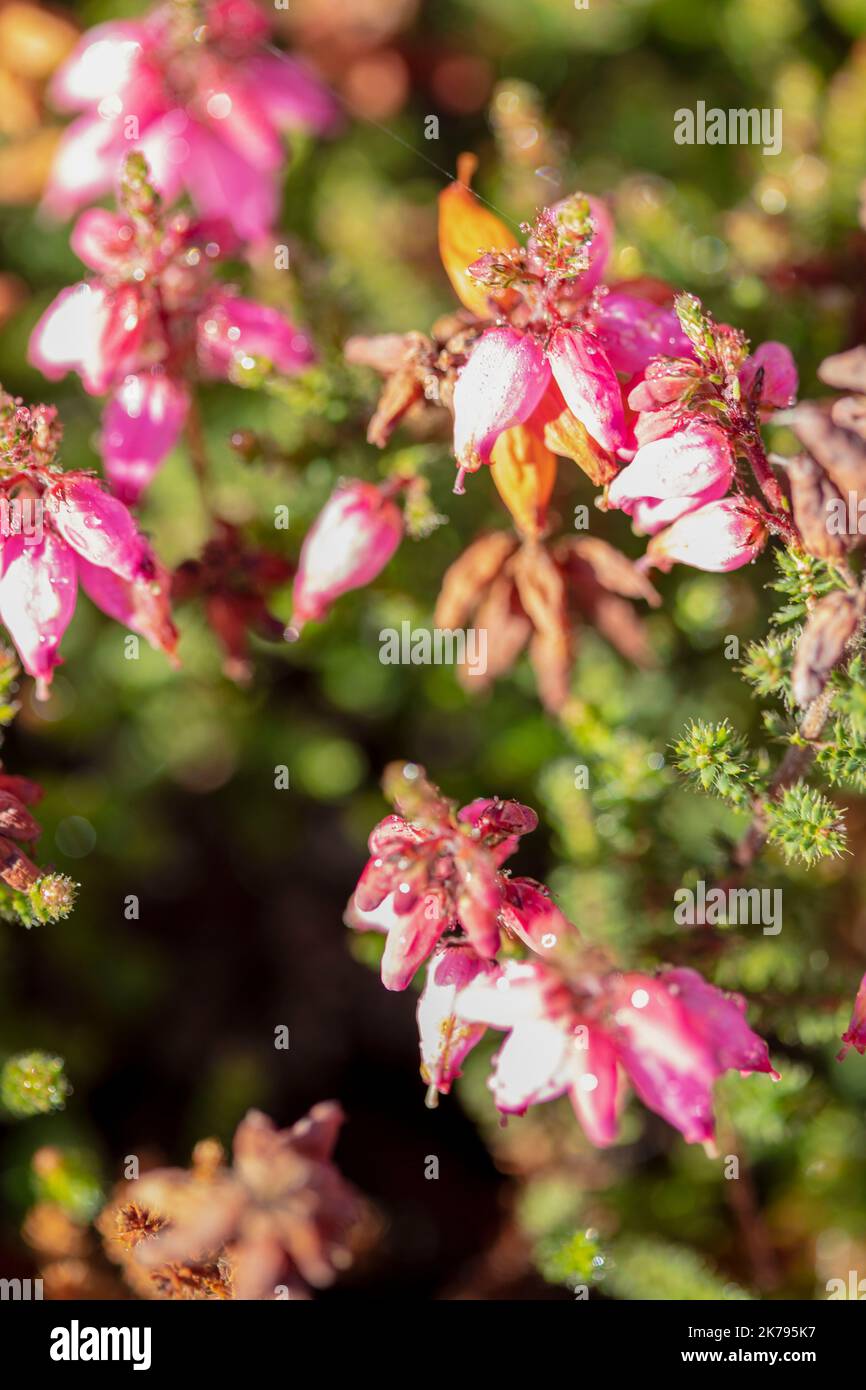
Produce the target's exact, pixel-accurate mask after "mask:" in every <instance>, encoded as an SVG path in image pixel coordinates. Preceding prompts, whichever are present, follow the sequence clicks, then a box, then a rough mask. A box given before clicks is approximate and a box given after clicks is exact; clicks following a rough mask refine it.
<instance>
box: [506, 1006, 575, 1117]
mask: <svg viewBox="0 0 866 1390" xmlns="http://www.w3.org/2000/svg"><path fill="white" fill-rule="evenodd" d="M570 1047H571V1041H570V1039H569V1037H568V1035H567V1034H566V1032H565V1031H564V1029H563V1028H562V1027H561V1026H560V1025H559V1024H558V1023H552V1022H550V1020H548V1019H545V1018H537V1019H531V1020H529V1021H527V1022H525V1023H519V1024H518V1025H517V1026H516V1027H515V1029H514V1031H513V1032H512V1033H510V1034H509V1036H508V1037H507V1038H506V1040H505V1042H504V1043H503V1045H502V1047H501V1048H500V1049H499V1051H498V1052H497V1054H496V1056H495V1057H494V1059H493V1071H492V1073H491V1075H490V1078H489V1080H488V1083H487V1084H488V1086H489V1087H490V1090H491V1091H492V1092H493V1099H494V1101H495V1103H496V1108H497V1109H498V1110H502V1111H503V1112H505V1113H506V1114H510V1115H522V1114H523V1113H524V1112H525V1111H526V1110H527V1109H528V1108H529V1106H530V1105H539V1104H541V1103H542V1102H544V1101H548V1100H556V1098H557V1097H558V1096H561V1095H562V1094H563V1092H564V1091H565V1089H566V1085H567V1064H568V1061H569V1060H570V1058H569V1051H570Z"/></svg>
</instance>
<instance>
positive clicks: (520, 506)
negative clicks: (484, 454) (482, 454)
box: [490, 425, 556, 539]
mask: <svg viewBox="0 0 866 1390" xmlns="http://www.w3.org/2000/svg"><path fill="white" fill-rule="evenodd" d="M490 472H491V473H492V475H493V481H494V483H495V484H496V490H497V492H498V493H499V496H500V497H501V498H502V500H503V502H504V503H505V505H506V507H507V508H508V510H509V511H510V513H511V515H512V518H513V520H514V524H515V526H516V527H517V529H518V531H519V532H520V533H521V535H523V536H528V537H531V538H533V539H536V538H537V537H538V536H540V535H541V533H542V531H543V530H544V524H545V520H546V516H547V504H548V502H549V501H550V494H551V493H552V492H553V484H554V483H555V482H556V458H555V456H554V455H553V454H552V453H551V451H550V450H549V449H548V447H547V445H546V444H545V443H544V441H543V440H542V439H541V437H540V436H539V435H537V434H535V433H534V432H533V431H532V430H531V429H529V428H527V426H526V425H515V426H514V427H513V428H512V429H510V430H504V431H503V433H502V434H501V435H500V436H499V438H498V439H497V441H496V443H495V444H494V446H493V452H492V454H491V456H490Z"/></svg>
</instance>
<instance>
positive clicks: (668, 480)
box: [608, 420, 734, 511]
mask: <svg viewBox="0 0 866 1390" xmlns="http://www.w3.org/2000/svg"><path fill="white" fill-rule="evenodd" d="M733 472H734V457H733V452H732V450H731V446H730V444H729V442H728V438H727V435H726V434H725V433H724V431H722V430H720V429H718V428H717V427H716V426H715V425H708V424H704V423H703V422H702V421H700V420H696V421H693V422H692V423H690V424H688V425H686V426H685V427H684V428H682V429H677V430H675V431H674V432H673V433H672V434H667V435H665V436H664V438H662V439H656V440H654V441H653V442H652V443H651V444H644V445H643V446H642V447H641V448H640V449H638V451H637V453H636V454H635V456H634V458H633V459H632V461H631V463H630V464H629V465H628V467H626V468H623V469H622V471H621V472H620V473H618V474H617V475H616V477H615V478H614V480H613V482H612V483H611V485H610V488H609V489H608V502H609V504H610V506H611V507H621V508H622V509H623V510H624V511H630V510H631V509H632V508H633V506H634V504H635V503H636V502H638V501H640V500H642V499H652V500H654V501H667V500H670V499H674V498H684V497H687V498H693V497H698V498H702V497H703V498H704V500H711V498H712V496H714V495H717V494H716V491H715V490H716V489H718V488H719V486H720V485H721V487H722V492H725V491H727V488H728V486H729V485H730V482H731V479H732V478H733ZM711 489H712V490H713V491H710V490H711Z"/></svg>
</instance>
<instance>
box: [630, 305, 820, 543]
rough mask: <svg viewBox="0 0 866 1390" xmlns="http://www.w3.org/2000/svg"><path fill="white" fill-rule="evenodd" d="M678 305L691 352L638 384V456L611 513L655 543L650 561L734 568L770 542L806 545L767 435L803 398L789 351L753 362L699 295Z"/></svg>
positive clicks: (764, 350) (764, 353)
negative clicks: (774, 416)
mask: <svg viewBox="0 0 866 1390" xmlns="http://www.w3.org/2000/svg"><path fill="white" fill-rule="evenodd" d="M677 308H678V312H679V315H680V320H681V322H682V325H683V329H684V331H685V333H686V335H687V337H688V339H689V343H690V352H689V355H688V356H685V355H683V356H680V357H678V358H670V357H656V358H654V359H653V360H652V361H651V362H649V363H648V365H647V366H646V368H645V369H644V370H643V371H642V372H640V373H638V374H637V375H636V376H635V377H634V378H633V380H632V382H631V383H630V386H629V390H628V405H629V408H630V410H631V411H633V412H634V419H633V425H632V429H633V438H634V443H635V445H636V451H635V453H634V456H633V458H632V460H631V462H630V463H629V464H628V466H627V467H626V468H624V469H622V471H621V472H620V473H618V475H617V476H616V477H615V478H614V479H613V481H612V482H611V484H610V486H609V488H608V491H607V504H608V506H611V507H615V508H619V509H621V510H622V511H625V512H626V513H627V514H628V515H629V516H631V517H632V520H633V522H634V526H635V529H636V530H637V531H638V532H639V533H641V534H644V535H649V536H652V537H653V539H652V540H651V541H650V545H649V548H648V550H647V556H646V563H647V564H653V565H657V566H658V567H659V568H660V569H670V567H671V565H673V564H676V563H683V564H691V565H693V566H695V567H696V568H698V569H704V570H711V571H724V570H731V569H737V568H739V566H741V565H744V564H747V563H748V562H749V561H750V560H752V559H754V558H755V556H756V555H757V554H758V553H759V552H760V550H761V549H763V546H764V544H765V542H766V539H767V535H768V534H769V533H775V534H777V535H779V536H781V537H782V538H783V539H784V540H786V541H792V540H796V539H797V532H796V529H795V527H794V526H793V524H792V522H791V519H790V513H789V510H788V508H787V506H786V504H785V501H784V498H783V495H782V492H781V489H780V487H779V484H778V482H777V480H776V478H775V476H774V475H773V472H772V469H771V468H770V465H769V463H768V461H767V457H766V453H765V451H764V444H763V440H762V438H761V428H760V427H761V421H762V420H763V419H764V418H765V417H766V416H767V415H769V414H771V413H772V412H773V411H774V410H778V409H780V408H782V407H784V406H788V405H790V404H792V402H793V401H794V399H795V397H796V393H797V384H798V382H797V369H796V366H795V365H794V360H793V358H792V356H791V353H790V351H789V349H788V348H787V347H785V346H784V344H782V343H774V342H767V343H762V344H761V346H760V347H759V348H758V349H757V350H756V352H755V353H754V354H752V355H751V356H749V355H748V351H747V344H746V341H745V339H744V337H743V335H742V334H740V333H738V332H737V331H736V330H735V329H732V328H730V327H729V326H728V325H726V324H715V323H714V322H713V320H712V319H711V318H710V316H709V315H707V314H706V313H705V312H704V310H703V308H702V306H701V304H700V302H699V301H698V300H697V299H695V297H694V296H693V295H680V296H679V298H678V301H677ZM744 466H745V467H744ZM750 478H751V487H750V486H749V479H750Z"/></svg>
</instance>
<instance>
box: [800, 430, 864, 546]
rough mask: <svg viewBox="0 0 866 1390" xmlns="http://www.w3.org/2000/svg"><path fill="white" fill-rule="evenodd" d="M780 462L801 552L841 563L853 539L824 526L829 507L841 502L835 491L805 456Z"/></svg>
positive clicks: (818, 466) (813, 463)
mask: <svg viewBox="0 0 866 1390" xmlns="http://www.w3.org/2000/svg"><path fill="white" fill-rule="evenodd" d="M784 462H785V469H786V472H787V475H788V481H789V483H790V485H791V506H792V508H793V512H794V521H795V522H796V524H797V529H798V530H799V532H800V536H801V538H802V541H803V545H804V547H805V549H806V550H808V552H809V554H810V555H817V556H818V557H819V559H822V560H841V559H842V557H843V556H844V555H845V554H846V553H847V551H848V550H849V549H850V548H851V547H852V545H854V544H855V542H856V540H857V537H856V536H848V535H840V534H836V533H835V532H833V531H831V530H830V528H829V527H828V524H827V523H828V521H829V518H830V515H831V512H830V507H831V504H833V503H838V502H839V501H841V494H840V493H839V490H838V488H836V487H834V485H833V483H832V482H831V480H830V478H829V477H828V475H827V474H826V473H825V472H824V469H823V468H822V467H821V465H820V464H819V463H816V462H815V460H814V459H813V458H811V457H810V456H809V454H797V455H795V456H794V457H793V458H789V459H786V460H785V461H784Z"/></svg>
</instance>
